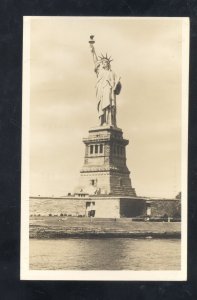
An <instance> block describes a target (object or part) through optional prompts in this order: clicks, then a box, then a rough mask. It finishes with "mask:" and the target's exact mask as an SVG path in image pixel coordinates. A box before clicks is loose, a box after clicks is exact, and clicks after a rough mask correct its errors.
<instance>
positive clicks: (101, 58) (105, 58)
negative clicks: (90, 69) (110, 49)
mask: <svg viewBox="0 0 197 300" xmlns="http://www.w3.org/2000/svg"><path fill="white" fill-rule="evenodd" d="M99 58H100V60H107V61H108V62H109V63H111V61H113V59H111V56H109V57H108V56H107V53H106V55H105V56H104V55H103V54H102V53H101V55H100V56H99Z"/></svg>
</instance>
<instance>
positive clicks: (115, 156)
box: [20, 16, 189, 281]
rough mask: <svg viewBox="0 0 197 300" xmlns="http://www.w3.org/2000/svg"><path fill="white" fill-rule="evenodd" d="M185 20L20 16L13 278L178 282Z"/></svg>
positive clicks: (183, 220)
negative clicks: (17, 232) (17, 234)
mask: <svg viewBox="0 0 197 300" xmlns="http://www.w3.org/2000/svg"><path fill="white" fill-rule="evenodd" d="M188 74H189V18H183V17H179V18H178V17H147V18H145V17H53V16H51V17H24V18H23V99H22V102H23V103H22V180H21V181H22V186H21V189H22V190H21V191H22V193H21V267H20V268H21V270H20V273H21V279H22V280H151V281H152V280H168V281H183V280H187V159H188V157H187V152H188V150H187V148H188V133H187V132H188V80H189V75H188Z"/></svg>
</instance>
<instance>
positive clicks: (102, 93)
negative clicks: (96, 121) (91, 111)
mask: <svg viewBox="0 0 197 300" xmlns="http://www.w3.org/2000/svg"><path fill="white" fill-rule="evenodd" d="M96 73H97V82H96V97H97V100H98V104H97V109H98V114H99V117H101V116H102V115H103V114H104V113H105V110H106V108H108V107H109V106H110V107H112V106H114V105H115V94H114V88H115V87H116V84H117V81H116V75H115V73H114V72H113V71H111V70H105V69H103V68H101V67H98V68H97V69H96Z"/></svg>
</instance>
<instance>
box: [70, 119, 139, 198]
mask: <svg viewBox="0 0 197 300" xmlns="http://www.w3.org/2000/svg"><path fill="white" fill-rule="evenodd" d="M83 142H84V144H85V158H84V164H83V167H82V169H81V171H80V182H79V186H78V188H77V189H76V190H75V193H76V194H80V193H81V194H86V193H87V194H89V195H98V196H99V195H115V196H131V197H135V196H136V193H135V189H134V188H133V187H132V184H131V179H130V176H129V174H130V172H129V170H128V168H127V165H126V145H128V143H129V141H128V140H126V139H124V138H123V132H122V130H121V129H120V128H117V127H113V126H109V125H108V126H100V127H94V128H92V129H90V130H89V136H88V138H84V139H83Z"/></svg>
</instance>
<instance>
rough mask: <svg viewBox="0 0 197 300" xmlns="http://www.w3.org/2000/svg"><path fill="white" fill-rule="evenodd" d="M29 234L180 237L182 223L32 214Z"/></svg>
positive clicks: (95, 236)
mask: <svg viewBox="0 0 197 300" xmlns="http://www.w3.org/2000/svg"><path fill="white" fill-rule="evenodd" d="M29 229H30V238H36V239H61V238H111V237H113V238H116V237H118V238H120V237H122V238H181V223H180V222H176V223H168V222H154V223H152V222H134V221H132V219H96V218H92V219H90V218H77V217H43V216H40V217H31V218H30V228H29Z"/></svg>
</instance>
